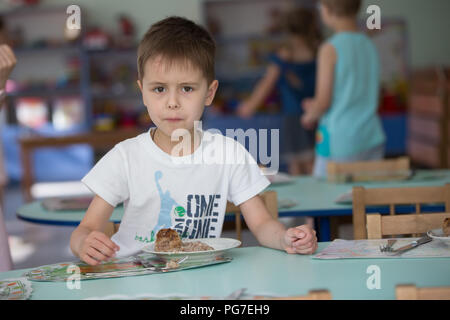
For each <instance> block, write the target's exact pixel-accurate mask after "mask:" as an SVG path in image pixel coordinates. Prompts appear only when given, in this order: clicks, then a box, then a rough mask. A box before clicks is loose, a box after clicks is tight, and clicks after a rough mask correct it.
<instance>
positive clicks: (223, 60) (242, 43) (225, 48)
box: [0, 0, 450, 268]
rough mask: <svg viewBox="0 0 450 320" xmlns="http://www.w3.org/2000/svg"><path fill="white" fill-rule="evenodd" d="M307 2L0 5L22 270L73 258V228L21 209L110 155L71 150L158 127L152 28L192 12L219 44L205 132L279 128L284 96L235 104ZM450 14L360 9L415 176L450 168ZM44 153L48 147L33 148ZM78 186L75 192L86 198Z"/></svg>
mask: <svg viewBox="0 0 450 320" xmlns="http://www.w3.org/2000/svg"><path fill="white" fill-rule="evenodd" d="M72 4H75V5H78V6H79V7H80V9H81V29H80V30H79V31H77V30H75V31H74V30H68V29H67V28H66V20H67V18H68V16H69V15H68V13H67V8H68V6H70V5H72ZM372 4H375V5H378V6H379V7H380V8H381V21H382V28H381V30H367V28H366V27H365V22H366V20H367V18H368V17H369V14H368V13H366V8H367V7H368V6H369V5H372ZM298 6H304V7H310V8H316V7H317V2H316V1H315V0H241V1H239V0H214V1H213V0H182V1H179V0H164V1H163V0H161V1H159V0H153V1H146V0H132V1H119V0H96V1H88V0H83V1H80V0H78V1H77V0H71V1H63V0H61V1H56V0H53V1H52V0H3V1H0V15H1V24H0V28H1V31H0V39H1V40H2V41H1V42H3V43H5V42H6V43H8V44H10V45H11V46H12V48H13V51H14V53H15V54H16V56H17V60H18V63H17V66H16V68H15V69H14V71H13V73H12V76H11V78H10V80H9V81H8V83H7V95H8V99H7V105H6V106H5V107H4V108H3V110H2V111H1V116H0V121H1V127H0V130H1V140H2V145H3V146H2V149H3V152H2V153H3V155H2V156H3V161H4V166H5V172H6V175H7V178H8V180H7V182H6V184H5V186H4V200H3V203H2V205H3V207H4V215H5V220H6V227H7V230H8V233H9V235H10V245H11V251H12V255H13V260H14V267H15V268H26V267H32V266H36V265H40V264H48V263H53V262H60V261H63V260H72V259H73V256H72V255H71V253H70V250H69V237H70V233H71V232H72V230H73V228H72V227H57V226H44V225H36V224H31V223H28V222H25V221H22V220H19V219H17V217H16V210H17V208H18V207H20V206H21V205H22V204H23V203H25V202H27V201H31V200H33V199H37V198H42V197H46V196H51V195H55V194H59V193H58V192H61V189H59V190H55V189H54V188H53V189H52V188H51V185H49V184H48V183H49V182H65V181H78V180H80V179H81V178H82V177H83V176H84V175H85V174H86V173H87V172H88V171H89V169H90V168H91V167H92V166H93V164H95V162H96V161H97V160H98V159H99V158H100V157H101V156H102V155H103V154H104V153H105V152H106V150H107V149H108V148H106V147H103V148H102V147H93V146H90V145H88V144H83V143H81V144H80V143H77V142H76V141H73V142H70V137H71V136H75V135H80V134H87V135H89V134H92V133H96V132H103V133H105V132H106V133H110V134H114V135H115V136H116V137H118V139H120V137H128V136H133V135H136V134H137V133H140V132H144V131H146V130H147V129H148V127H149V126H151V119H149V117H148V114H147V111H146V109H145V107H144V106H143V104H142V100H141V97H140V95H139V91H138V87H137V85H136V81H135V80H136V79H137V69H136V48H137V44H138V42H139V39H140V38H141V37H142V36H143V35H144V33H145V32H146V31H147V29H148V28H149V27H150V25H151V24H152V23H154V22H156V21H158V20H161V19H163V18H165V17H167V16H170V15H178V16H183V17H186V18H189V19H191V20H194V21H195V22H197V23H200V24H202V25H204V26H205V27H206V28H207V29H208V30H209V31H210V32H211V34H212V35H213V36H214V38H215V41H216V44H217V57H216V63H217V64H216V77H217V79H218V80H219V83H220V87H219V90H218V93H217V96H216V98H215V100H214V103H213V105H212V106H211V107H209V108H207V109H206V112H205V114H204V118H203V119H202V120H203V128H204V129H207V128H217V129H219V130H221V131H223V132H224V133H225V129H226V128H242V129H244V130H246V129H248V128H255V129H262V128H266V129H280V127H281V117H280V100H279V93H278V92H277V90H274V91H273V92H272V93H271V94H270V95H269V96H268V98H267V99H266V100H265V101H264V103H262V104H261V105H260V106H259V107H258V112H257V113H256V114H255V115H254V116H253V117H252V118H250V119H241V118H239V117H238V116H237V115H236V108H237V106H238V105H239V104H240V103H241V102H242V101H243V100H245V99H246V98H247V97H248V96H249V95H250V93H251V91H252V89H253V87H254V85H255V83H256V82H257V81H258V80H259V79H260V78H261V77H262V76H263V74H264V72H265V68H266V65H267V55H269V54H270V53H273V52H274V50H276V48H277V47H279V46H280V45H281V44H283V42H285V41H286V35H285V34H283V32H282V31H281V28H280V25H281V19H282V16H283V13H285V12H287V11H289V10H292V9H293V8H294V7H298ZM449 12H450V2H449V1H448V0H431V1H421V0H384V1H381V0H378V1H377V0H371V1H363V5H362V9H361V12H360V20H361V27H362V29H361V30H362V31H364V32H367V33H368V34H369V36H370V37H371V38H372V40H373V41H374V42H375V44H376V46H377V49H378V52H379V55H380V59H381V65H382V70H381V79H382V91H381V96H380V105H379V113H380V115H381V117H382V120H383V127H384V129H385V133H386V136H387V145H386V155H387V157H397V156H401V155H408V156H409V157H410V159H411V161H412V163H413V165H414V166H415V167H416V168H448V167H449V166H450V146H449V140H448V139H449V138H448V137H449V131H448V130H449V129H448V126H447V124H448V113H447V108H448V105H449V103H450V96H449V95H448V92H449V89H450V81H449V78H448V77H449V75H450V74H449V66H450V41H449V39H448V35H447V33H448V31H449V30H450V22H449V19H448V13H449ZM323 31H324V34H325V35H328V34H329V31H328V30H327V29H325V28H324V30H323ZM49 137H63V138H68V139H66V140H62V141H64V142H62V143H64V145H62V147H61V146H60V147H58V148H55V147H49V146H46V145H45V138H49ZM42 139H43V140H42ZM86 139H89V137H87V138H86ZM43 141H44V142H43ZM280 143H282V141H280ZM35 146H41V147H42V148H39V149H35V150H34V149H33V152H30V148H34V147H35ZM27 147H28V148H29V149H28V151H27V149H26V148H27ZM24 153H25V156H24ZM280 170H281V171H286V170H287V169H286V163H283V162H281V163H280ZM74 188H75V189H74V190H72V191H71V192H75V193H76V192H78V189H77V188H78V186H75V187H74ZM80 192H82V191H80ZM247 243H250V244H251V243H252V242H251V241H249V242H247Z"/></svg>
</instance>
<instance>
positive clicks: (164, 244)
mask: <svg viewBox="0 0 450 320" xmlns="http://www.w3.org/2000/svg"><path fill="white" fill-rule="evenodd" d="M181 246H182V242H181V239H180V236H179V235H178V233H177V232H176V231H175V230H173V229H169V228H167V229H161V230H159V231H158V233H157V234H156V241H155V251H163V252H167V251H179V250H180V249H181Z"/></svg>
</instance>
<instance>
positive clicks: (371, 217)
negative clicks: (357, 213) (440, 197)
mask: <svg viewBox="0 0 450 320" xmlns="http://www.w3.org/2000/svg"><path fill="white" fill-rule="evenodd" d="M445 218H450V213H427V214H402V215H396V216H382V215H380V214H379V213H374V214H367V215H366V219H367V238H368V239H382V238H383V236H393V235H404V234H421V233H426V232H427V231H428V230H431V229H437V228H441V227H442V223H443V222H444V219H445Z"/></svg>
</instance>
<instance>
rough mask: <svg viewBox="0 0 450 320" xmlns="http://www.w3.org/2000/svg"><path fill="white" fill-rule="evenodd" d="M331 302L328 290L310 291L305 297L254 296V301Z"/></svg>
mask: <svg viewBox="0 0 450 320" xmlns="http://www.w3.org/2000/svg"><path fill="white" fill-rule="evenodd" d="M260 299H263V300H331V299H332V297H331V293H330V292H329V291H328V290H311V291H309V292H308V294H307V295H305V296H288V297H266V296H255V300H260Z"/></svg>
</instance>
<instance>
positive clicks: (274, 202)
mask: <svg viewBox="0 0 450 320" xmlns="http://www.w3.org/2000/svg"><path fill="white" fill-rule="evenodd" d="M260 196H261V198H262V200H263V202H264V204H265V205H266V208H267V210H268V211H269V213H270V215H271V216H272V217H273V218H275V219H278V198H277V193H276V191H266V192H263V193H261V194H260ZM225 212H227V213H234V216H235V226H236V227H235V229H236V238H237V239H238V240H239V241H241V240H242V239H241V238H242V236H241V235H242V223H241V209H240V208H239V207H238V206H235V205H234V204H233V203H231V202H227V207H226V209H225Z"/></svg>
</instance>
